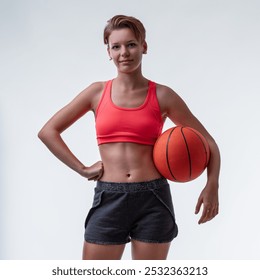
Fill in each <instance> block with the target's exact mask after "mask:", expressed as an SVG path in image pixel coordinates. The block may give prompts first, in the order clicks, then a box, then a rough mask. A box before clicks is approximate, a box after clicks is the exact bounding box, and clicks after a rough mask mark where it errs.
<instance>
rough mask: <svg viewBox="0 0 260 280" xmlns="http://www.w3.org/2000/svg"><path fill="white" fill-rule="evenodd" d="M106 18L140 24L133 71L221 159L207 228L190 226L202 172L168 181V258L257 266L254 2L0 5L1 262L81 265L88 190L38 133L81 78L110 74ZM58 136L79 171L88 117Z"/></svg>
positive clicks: (90, 135) (87, 149) (14, 0)
mask: <svg viewBox="0 0 260 280" xmlns="http://www.w3.org/2000/svg"><path fill="white" fill-rule="evenodd" d="M116 14H126V15H132V16H135V17H137V18H139V19H140V20H141V21H142V22H143V23H144V25H145V27H146V30H147V42H148V54H147V55H145V56H144V58H143V73H144V75H145V76H146V77H148V78H149V79H151V80H154V81H156V82H158V83H162V84H166V85H168V86H170V87H172V88H173V89H174V90H175V91H176V92H177V93H178V94H179V95H180V96H181V97H182V98H183V99H184V100H185V101H186V103H187V104H188V106H189V107H190V109H191V111H192V112H193V113H194V114H195V115H196V116H197V117H198V118H199V120H200V121H201V122H202V123H203V124H204V125H205V127H206V128H207V129H208V131H209V132H210V133H211V134H212V135H213V137H214V138H215V140H216V141H217V143H218V145H219V148H220V151H221V155H222V168H221V177H220V191H219V194H220V213H219V215H218V216H217V217H216V218H215V219H214V220H212V221H211V222H208V223H206V224H203V225H198V223H197V222H198V219H199V216H198V215H197V216H196V215H195V214H194V209H195V205H196V202H197V198H198V196H199V194H200V192H201V190H202V188H203V187H204V185H205V182H206V175H205V173H203V175H201V176H200V177H199V178H198V179H196V180H194V181H192V182H189V183H185V184H180V183H179V184H177V183H172V182H171V190H172V196H173V201H174V207H175V212H176V220H177V223H178V226H179V235H178V237H177V238H176V239H175V240H174V241H173V242H172V247H171V249H170V253H169V257H168V258H169V259H215V260H218V259H260V241H259V231H260V226H259V217H258V216H259V213H260V203H259V197H260V185H259V180H258V179H259V178H258V175H259V167H260V158H259V143H260V137H259V135H260V134H259V124H258V122H259V119H260V114H259V105H260V102H259V93H260V79H259V78H260V77H259V74H260V69H259V65H260V55H259V50H260V32H259V29H260V17H259V14H260V4H259V1H257V0H255V1H253V0H248V1H242V0H241V1H239V0H233V1H232V0H219V1H217V0H212V1H211V0H179V1H176V0H165V1H150V0H146V1H139V0H132V1H121V0H120V1H112V0H111V1H101V0H96V1H87V0H75V1H72V0H71V1H69V0H45V1H41V0H31V1H29V0H24V1H19V0H11V1H10V0H1V1H0V32H1V45H0V48H1V52H0V59H1V63H0V67H1V73H0V79H1V81H0V94H1V104H0V108H1V111H0V125H1V139H0V141H1V142H0V153H1V158H0V164H1V173H0V184H1V189H0V221H1V229H0V258H1V259H81V252H82V245H83V234H84V220H85V217H86V215H87V212H88V210H89V208H90V207H91V204H92V197H93V189H94V186H95V183H94V182H89V181H87V180H86V179H84V178H83V177H80V176H79V175H78V174H76V173H75V172H73V171H71V170H70V169H69V168H67V167H66V166H65V165H64V164H62V163H61V162H59V161H58V160H57V159H56V158H55V157H54V156H53V155H52V154H51V153H50V152H49V151H48V150H47V148H46V147H45V146H44V145H43V144H42V143H41V142H40V140H39V139H38V138H37V133H38V131H39V130H40V128H41V127H42V126H43V124H44V123H45V122H46V121H47V120H48V119H49V118H50V117H51V116H52V115H53V114H54V113H55V112H56V111H57V110H59V109H60V108H62V107H63V106H64V105H66V104H67V103H68V102H69V101H70V100H72V99H73V98H74V97H75V96H76V95H77V94H78V93H79V92H80V91H81V90H83V89H84V88H86V87H87V86H88V85H89V84H90V83H92V82H94V81H100V80H102V81H105V80H108V79H111V78H113V77H114V76H115V75H116V68H115V66H114V65H113V63H112V62H110V61H109V58H108V55H107V52H106V47H105V46H104V45H103V41H102V35H103V28H104V26H105V24H106V21H107V20H108V19H109V18H111V17H112V16H114V15H116ZM171 126H173V124H172V123H170V122H167V123H166V124H165V127H164V130H165V129H167V128H169V127H171ZM63 137H64V139H65V141H66V143H67V144H68V145H69V147H70V148H71V150H72V151H73V152H74V153H75V154H76V155H77V156H78V157H79V159H80V160H81V161H83V162H84V163H85V164H86V165H91V164H92V163H94V162H95V161H97V160H99V153H98V147H97V142H96V136H95V126H94V117H93V114H92V113H88V114H87V115H85V116H84V117H82V118H81V119H80V120H79V121H78V122H77V123H75V124H74V125H73V126H72V127H71V128H69V129H68V130H67V131H66V132H65V133H64V134H63ZM200 214H201V213H200ZM123 258H124V259H130V258H131V255H130V246H129V245H127V247H126V251H125V254H124V257H123Z"/></svg>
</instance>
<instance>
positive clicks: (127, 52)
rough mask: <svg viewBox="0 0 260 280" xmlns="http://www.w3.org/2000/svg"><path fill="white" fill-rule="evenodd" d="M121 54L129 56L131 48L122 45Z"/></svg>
mask: <svg viewBox="0 0 260 280" xmlns="http://www.w3.org/2000/svg"><path fill="white" fill-rule="evenodd" d="M121 56H122V57H127V56H129V50H128V49H127V47H126V46H122V47H121Z"/></svg>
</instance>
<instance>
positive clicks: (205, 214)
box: [198, 206, 212, 224]
mask: <svg viewBox="0 0 260 280" xmlns="http://www.w3.org/2000/svg"><path fill="white" fill-rule="evenodd" d="M211 211H212V210H211V209H210V208H208V207H206V206H204V208H203V212H202V215H201V217H200V220H199V222H198V223H199V224H203V223H205V222H207V221H208V219H209V218H210V217H211Z"/></svg>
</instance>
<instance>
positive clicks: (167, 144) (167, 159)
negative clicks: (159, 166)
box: [165, 127, 177, 181]
mask: <svg viewBox="0 0 260 280" xmlns="http://www.w3.org/2000/svg"><path fill="white" fill-rule="evenodd" d="M175 128H176V127H174V128H173V129H172V131H171V132H170V134H169V136H168V139H167V143H166V150H165V153H166V161H167V166H168V169H169V171H170V173H171V175H172V177H173V179H174V180H175V181H177V179H176V178H175V176H174V175H173V173H172V171H171V167H170V162H169V157H168V146H169V142H170V139H171V135H172V133H173V131H174V129H175Z"/></svg>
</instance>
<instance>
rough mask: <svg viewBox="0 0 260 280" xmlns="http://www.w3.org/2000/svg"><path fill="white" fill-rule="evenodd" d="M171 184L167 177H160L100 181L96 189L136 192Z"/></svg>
mask: <svg viewBox="0 0 260 280" xmlns="http://www.w3.org/2000/svg"><path fill="white" fill-rule="evenodd" d="M167 186H169V184H168V181H167V180H166V179H165V178H158V179H155V180H151V181H143V182H122V183H121V182H119V183H117V182H105V181H98V182H97V186H96V190H105V191H113V192H136V191H146V190H147V191H148V190H154V189H159V188H162V187H167Z"/></svg>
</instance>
